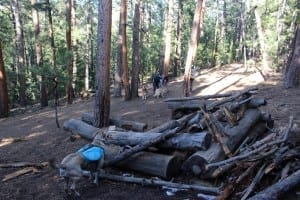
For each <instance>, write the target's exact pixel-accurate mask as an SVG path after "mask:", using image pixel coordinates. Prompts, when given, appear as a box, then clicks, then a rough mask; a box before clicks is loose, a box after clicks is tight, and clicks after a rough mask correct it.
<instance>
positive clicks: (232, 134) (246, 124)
mask: <svg viewBox="0 0 300 200" xmlns="http://www.w3.org/2000/svg"><path fill="white" fill-rule="evenodd" d="M260 114H261V113H260V111H259V110H258V109H248V110H247V111H246V113H245V116H244V117H243V118H242V119H241V120H240V121H239V122H238V125H237V126H234V127H229V126H228V127H226V128H225V129H224V130H225V133H226V138H225V139H224V142H225V144H226V146H228V147H229V149H230V151H231V152H234V150H235V149H236V148H237V147H238V146H239V145H240V143H241V142H242V141H243V140H244V139H245V137H246V136H247V134H248V131H249V130H250V128H251V127H253V126H254V125H255V124H256V123H257V121H258V120H259V119H260ZM225 158H226V155H225V153H224V151H223V149H222V147H221V145H220V144H219V143H212V145H211V146H210V147H209V148H208V149H207V150H206V151H197V152H196V153H194V154H192V155H191V156H190V157H189V158H188V159H187V160H186V161H185V162H184V163H183V165H182V169H183V170H184V171H191V172H192V173H194V174H195V175H202V176H203V177H210V176H212V171H213V169H210V170H209V171H206V165H207V164H209V163H213V162H217V161H221V160H223V159H225ZM204 172H205V174H204Z"/></svg>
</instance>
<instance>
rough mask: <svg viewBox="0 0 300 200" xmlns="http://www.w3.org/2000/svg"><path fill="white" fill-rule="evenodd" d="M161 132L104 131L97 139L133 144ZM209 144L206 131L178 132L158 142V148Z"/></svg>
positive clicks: (179, 148) (197, 146)
mask: <svg viewBox="0 0 300 200" xmlns="http://www.w3.org/2000/svg"><path fill="white" fill-rule="evenodd" d="M161 134H162V133H155V132H149V133H145V132H133V131H130V132H124V131H106V132H103V133H102V134H100V135H99V136H98V137H99V138H98V139H100V137H102V140H103V141H105V143H108V144H116V145H120V146H124V145H130V146H135V145H138V144H141V143H143V142H144V141H148V140H152V139H153V138H156V137H158V136H160V135H161ZM210 144H211V135H210V134H209V133H208V132H207V131H202V132H198V133H180V134H178V135H175V136H174V137H171V138H169V139H167V140H165V141H164V142H161V143H159V144H158V145H157V146H158V147H159V148H172V149H178V150H205V149H207V148H208V147H209V146H210Z"/></svg>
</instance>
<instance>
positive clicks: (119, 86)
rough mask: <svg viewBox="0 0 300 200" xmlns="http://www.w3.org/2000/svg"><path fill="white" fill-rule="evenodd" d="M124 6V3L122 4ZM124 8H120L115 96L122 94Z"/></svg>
mask: <svg viewBox="0 0 300 200" xmlns="http://www.w3.org/2000/svg"><path fill="white" fill-rule="evenodd" d="M121 7H122V5H121ZM122 15H123V14H122V9H121V10H120V20H119V34H118V51H117V66H116V69H115V77H114V80H115V82H114V96H115V97H121V96H122V74H123V71H122Z"/></svg>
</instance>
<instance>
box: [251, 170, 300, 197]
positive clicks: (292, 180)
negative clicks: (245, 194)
mask: <svg viewBox="0 0 300 200" xmlns="http://www.w3.org/2000/svg"><path fill="white" fill-rule="evenodd" d="M298 185H300V170H297V171H296V172H294V173H293V174H291V175H290V176H288V177H287V178H285V179H283V180H281V181H279V182H277V183H275V184H274V185H271V186H269V187H268V188H266V189H265V190H263V191H260V192H259V193H258V194H256V195H254V196H252V197H250V198H249V199H248V200H277V199H279V198H280V197H281V196H282V195H284V194H286V193H287V192H288V191H291V190H292V189H294V188H295V187H296V186H298Z"/></svg>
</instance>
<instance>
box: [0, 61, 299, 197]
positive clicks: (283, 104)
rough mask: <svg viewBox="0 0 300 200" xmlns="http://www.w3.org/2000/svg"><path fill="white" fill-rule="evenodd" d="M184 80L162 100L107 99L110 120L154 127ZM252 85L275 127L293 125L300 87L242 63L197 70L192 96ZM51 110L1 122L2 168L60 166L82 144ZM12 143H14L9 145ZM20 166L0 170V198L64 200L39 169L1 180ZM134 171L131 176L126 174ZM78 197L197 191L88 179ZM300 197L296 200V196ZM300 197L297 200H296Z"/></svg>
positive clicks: (77, 105)
mask: <svg viewBox="0 0 300 200" xmlns="http://www.w3.org/2000/svg"><path fill="white" fill-rule="evenodd" d="M181 85H182V77H181V78H178V79H172V78H171V80H170V82H169V85H168V90H169V91H168V93H167V94H166V95H165V97H164V98H160V99H155V98H153V97H152V96H151V94H152V91H151V88H152V87H151V84H149V90H150V97H149V98H148V99H147V100H146V101H143V100H142V99H135V100H132V101H126V102H125V101H123V99H122V98H114V97H112V98H111V117H120V118H122V119H126V120H134V121H138V122H144V123H147V124H148V129H151V128H153V127H156V126H158V125H160V124H162V123H164V122H166V121H168V120H169V119H170V117H171V111H170V110H169V109H168V108H167V105H166V103H165V102H164V100H165V98H170V97H180V96H181V93H182V89H181ZM250 86H257V87H258V88H259V90H258V94H257V96H262V97H265V98H266V100H267V105H266V106H263V107H261V109H262V110H264V111H267V112H269V113H270V114H271V115H272V117H273V119H274V120H275V127H282V126H286V125H287V122H288V119H289V116H290V115H293V116H294V117H295V119H296V122H297V121H298V122H299V116H300V103H299V96H300V89H299V88H296V89H289V90H285V89H283V87H282V77H281V75H280V74H274V75H272V77H271V78H270V80H268V81H266V82H264V81H263V79H262V78H261V76H260V75H259V73H258V72H256V71H255V70H254V69H252V68H250V69H249V71H248V72H244V69H242V67H241V65H239V64H235V65H230V66H224V67H222V68H220V69H217V70H216V69H215V70H203V71H201V72H199V75H198V76H197V78H196V80H195V83H194V89H193V92H192V96H199V95H208V94H216V93H224V92H229V91H235V90H241V89H243V88H247V87H250ZM92 109H93V98H90V99H87V100H80V99H78V100H76V101H75V102H74V103H73V104H72V105H61V106H59V107H58V114H59V122H60V125H61V126H62V125H63V122H64V121H66V120H69V119H71V118H78V119H79V118H80V117H81V115H82V114H83V113H84V112H91V111H92ZM54 114H55V113H54V109H53V108H52V107H48V108H45V109H34V108H31V109H26V110H23V112H22V113H18V114H16V112H15V113H14V114H13V115H12V116H11V117H9V118H5V119H0V164H4V163H14V162H33V163H42V162H46V161H48V160H49V159H50V158H55V159H56V160H57V161H58V162H59V161H61V160H62V158H63V157H64V156H66V155H67V154H69V153H71V152H75V151H77V150H78V149H79V148H80V147H82V146H83V145H84V144H87V143H89V141H86V140H84V139H77V140H75V141H73V142H71V141H70V133H69V132H66V131H64V130H63V129H62V128H57V127H56V124H55V118H54V117H55V115H54ZM12 139H19V140H15V141H14V142H13V143H12V142H11V141H12ZM17 170H19V168H0V179H1V180H0V185H1V187H0V200H6V199H7V200H13V199H23V200H33V199H38V200H40V199H45V200H46V199H49V200H50V199H51V200H59V199H66V196H65V194H64V191H63V187H62V186H63V181H62V179H61V178H60V177H59V173H58V171H57V170H55V169H52V168H50V167H48V166H47V167H43V168H41V169H39V170H37V171H35V172H29V173H27V174H26V175H22V176H19V177H16V178H14V179H11V180H7V181H3V178H4V177H5V176H6V175H7V174H10V173H12V172H15V171H17ZM126 173H134V172H128V171H127V172H126ZM79 188H80V189H79V190H80V192H81V194H82V196H81V199H89V200H96V199H97V200H101V199H103V200H104V199H105V200H110V199H116V200H117V199H131V200H139V199H155V200H164V199H171V200H172V199H197V193H196V192H191V191H184V192H178V193H176V195H174V196H168V195H167V194H166V192H165V191H164V190H163V189H162V188H161V187H148V186H140V185H137V184H128V183H118V182H113V181H108V180H102V181H101V184H100V186H99V187H96V186H95V185H93V184H92V183H90V182H89V181H88V180H87V179H86V180H82V181H81V182H80V183H79ZM298 197H299V196H298ZM299 198H300V197H299Z"/></svg>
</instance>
